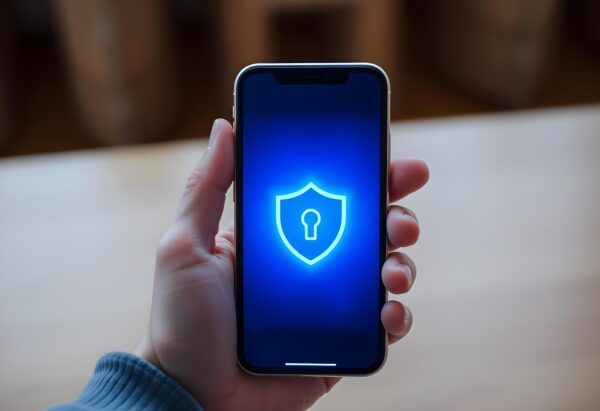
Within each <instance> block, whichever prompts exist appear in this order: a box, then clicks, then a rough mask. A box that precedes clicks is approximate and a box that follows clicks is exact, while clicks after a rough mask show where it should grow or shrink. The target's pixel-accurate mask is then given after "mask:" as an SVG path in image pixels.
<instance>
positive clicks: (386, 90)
mask: <svg viewBox="0 0 600 411" xmlns="http://www.w3.org/2000/svg"><path fill="white" fill-rule="evenodd" d="M275 71H279V72H282V71H290V72H291V71H296V72H298V73H302V72H306V73H307V77H306V79H305V81H306V82H307V84H311V83H312V82H313V81H314V82H318V83H325V84H327V83H334V82H335V81H336V80H335V77H333V81H328V80H329V79H331V78H332V77H327V76H325V75H326V73H328V72H330V73H332V72H346V73H347V72H350V71H359V72H360V71H367V72H372V73H374V74H375V75H376V76H377V77H378V79H379V82H380V85H381V87H382V89H383V90H382V93H381V106H382V110H381V119H380V122H381V127H380V130H381V132H380V134H381V135H380V144H381V146H380V153H381V154H380V163H381V171H380V176H381V177H380V193H381V195H380V203H381V204H380V218H379V220H380V221H379V227H380V228H379V231H380V233H379V236H380V243H381V244H382V246H381V247H380V252H379V272H380V273H381V269H382V267H383V263H384V262H385V260H386V259H387V256H388V253H389V250H388V241H387V228H386V220H387V208H388V203H389V193H388V175H389V163H390V154H389V153H390V95H391V90H390V81H389V78H388V76H387V74H386V72H385V71H384V70H383V69H382V68H381V67H379V66H377V65H375V64H371V63H362V62H358V63H257V64H251V65H249V66H246V67H245V68H243V69H242V70H241V71H240V72H239V73H238V75H237V77H236V78H235V82H234V87H233V110H232V111H233V126H234V130H235V135H236V144H235V176H234V186H233V199H234V203H235V212H234V221H235V233H234V235H235V241H236V249H237V250H238V252H237V253H236V261H235V275H234V289H235V305H236V317H237V318H236V334H237V349H236V352H237V361H238V365H239V366H240V367H241V368H242V369H243V370H244V371H246V372H247V373H249V374H254V375H293V376H298V375H302V376H366V375H371V374H374V373H376V372H377V371H379V370H380V369H381V368H382V367H383V365H384V364H385V361H386V359H387V352H388V351H387V346H388V341H387V333H386V332H385V329H384V327H383V325H382V324H381V322H380V324H379V325H380V327H379V335H378V338H379V344H380V347H379V349H380V352H381V354H380V355H379V356H378V359H377V361H376V363H374V364H373V365H372V366H371V367H369V368H335V369H334V370H332V369H330V368H327V367H323V368H312V367H304V368H302V367H298V368H263V367H255V366H253V365H252V364H250V363H248V362H247V361H246V360H245V358H244V355H243V344H244V341H243V338H244V335H243V332H242V331H243V255H242V252H241V251H242V249H243V247H242V238H243V235H242V232H243V214H242V208H243V197H242V196H243V193H242V184H243V180H242V173H241V170H242V166H243V165H242V153H243V149H242V147H243V135H242V132H241V129H242V124H243V117H242V114H241V112H242V109H243V107H242V104H241V100H242V98H241V94H242V92H241V90H242V85H243V82H244V81H245V79H246V78H247V76H248V75H249V74H251V73H253V72H275ZM311 73H315V74H321V75H322V76H321V77H320V78H319V76H316V77H315V76H311V75H310V74H311ZM301 81H302V80H301ZM386 301H387V290H386V288H385V286H384V285H383V282H382V280H381V275H380V277H379V309H380V311H381V309H382V308H383V305H384V304H385V303H386ZM332 371H333V372H332Z"/></svg>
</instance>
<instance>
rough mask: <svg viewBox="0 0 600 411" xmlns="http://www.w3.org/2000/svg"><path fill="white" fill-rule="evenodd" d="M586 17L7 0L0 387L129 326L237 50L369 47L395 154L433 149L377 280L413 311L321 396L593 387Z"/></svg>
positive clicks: (240, 0)
mask: <svg viewBox="0 0 600 411" xmlns="http://www.w3.org/2000/svg"><path fill="white" fill-rule="evenodd" d="M599 22H600V1H597V0H368V1H367V0H362V1H360V0H171V1H165V0H54V1H40V0H1V1H0V410H10V411H20V410H32V409H43V408H45V407H46V406H48V405H49V404H54V403H58V402H63V401H67V400H69V399H72V398H75V397H76V396H77V394H78V393H79V392H80V390H81V388H82V387H83V385H84V384H85V383H86V381H87V380H88V378H89V377H90V375H91V373H92V370H93V367H94V365H95V364H96V361H97V360H98V358H99V357H100V356H101V355H102V354H104V353H106V352H109V351H113V350H120V351H132V350H133V349H134V348H135V346H136V345H137V344H138V342H139V341H140V339H141V338H142V336H143V335H144V333H145V332H146V327H147V321H148V313H149V307H150V302H151V295H152V281H153V276H152V273H153V270H154V251H155V247H156V244H157V243H158V241H159V239H160V237H161V235H162V233H163V232H164V230H165V228H166V227H167V225H168V224H169V221H170V220H171V216H172V215H173V213H174V210H175V208H176V206H177V203H178V200H179V198H180V196H181V192H182V190H183V187H184V184H185V183H184V182H185V181H186V178H187V176H188V173H189V171H190V170H191V169H192V168H193V167H194V165H195V164H196V163H197V161H198V158H199V157H200V156H201V153H202V152H203V151H204V149H205V147H206V142H207V136H208V134H209V128H210V126H211V124H212V121H213V119H214V118H215V117H225V118H229V119H231V117H232V116H231V106H232V90H233V80H234V78H235V75H236V73H237V72H238V71H239V70H240V69H241V68H242V67H243V66H245V65H247V64H250V63H254V62H297V61H370V62H374V63H377V64H379V65H381V66H382V67H383V68H385V70H386V71H387V72H388V74H389V77H390V80H391V84H392V125H391V127H392V128H391V131H392V139H391V157H392V158H397V157H401V156H414V157H418V158H422V159H424V160H425V161H427V163H428V164H429V167H430V170H431V179H430V182H429V183H428V185H427V186H426V187H425V188H424V189H422V190H420V191H419V192H418V193H415V194H413V195H411V196H409V197H408V198H407V199H403V200H402V205H404V206H407V207H409V208H411V209H413V210H415V212H416V214H417V215H418V216H419V221H420V225H421V237H420V240H419V243H418V244H416V245H415V246H413V247H410V248H409V249H408V250H407V253H408V254H409V255H410V256H411V257H412V258H413V259H414V260H415V261H416V263H417V266H418V267H419V273H418V279H417V281H416V283H415V286H414V288H413V289H412V290H411V292H410V293H408V294H406V295H401V296H390V298H395V299H399V300H401V301H402V302H403V303H406V304H407V305H408V306H409V307H410V308H411V310H412V312H413V314H414V318H415V322H414V324H413V329H412V331H411V333H410V334H409V335H408V336H407V337H406V338H405V339H404V340H402V342H400V343H398V344H395V345H394V346H393V348H391V352H390V355H389V357H388V361H387V363H386V366H385V367H384V368H383V370H382V371H380V372H379V373H377V374H376V375H374V376H371V377H369V378H347V379H344V380H343V381H342V382H341V383H340V384H339V385H337V386H336V388H335V390H334V391H333V392H332V393H330V394H328V395H327V396H325V398H323V399H322V400H321V401H319V402H318V403H317V404H316V405H315V406H314V407H313V410H316V411H319V410H344V411H350V410H364V409H372V410H377V411H380V410H381V411H385V410H389V411H396V410H399V409H407V410H420V411H452V410H456V411H459V410H460V411H465V410H466V411H470V410H473V411H481V410H485V411H506V410H515V411H534V410H535V411H538V410H539V411H547V410H552V411H565V410H575V409H576V410H580V411H598V410H600V391H598V386H600V328H599V327H598V325H599V324H600V253H598V245H599V244H600V212H599V210H600V184H599V183H598V176H600V161H599V159H600V104H599V103H600V23H599ZM147 143H151V144H147ZM230 194H231V193H229V194H228V196H229V197H228V201H227V202H226V205H225V211H224V217H223V221H222V223H227V222H228V221H229V220H231V219H232V216H233V202H232V201H231V195H230Z"/></svg>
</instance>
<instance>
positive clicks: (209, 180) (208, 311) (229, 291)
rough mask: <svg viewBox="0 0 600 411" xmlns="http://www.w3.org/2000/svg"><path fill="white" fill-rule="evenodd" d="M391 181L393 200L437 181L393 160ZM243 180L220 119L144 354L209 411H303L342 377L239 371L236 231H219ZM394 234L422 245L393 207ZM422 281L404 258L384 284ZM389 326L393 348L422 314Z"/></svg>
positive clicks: (177, 228)
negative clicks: (232, 190)
mask: <svg viewBox="0 0 600 411" xmlns="http://www.w3.org/2000/svg"><path fill="white" fill-rule="evenodd" d="M389 173H390V174H389V197H390V201H392V202H395V201H397V200H399V199H401V198H402V197H404V196H406V195H408V194H410V193H411V192H413V191H415V190H417V189H419V188H420V187H422V186H423V185H424V184H425V183H426V182H427V179H428V176H429V171H428V169H427V166H426V165H425V163H423V162H422V161H419V160H412V159H405V160H395V161H393V162H392V163H391V164H390V170H389ZM233 174H234V133H233V129H232V127H231V125H230V124H229V123H228V122H227V121H226V120H222V119H220V120H217V121H215V123H214V125H213V129H212V131H211V136H210V141H209V145H208V148H207V150H206V152H205V153H204V155H203V157H202V159H201V160H200V162H199V164H198V165H197V166H196V168H195V169H194V171H192V173H191V175H190V177H189V178H188V181H187V184H186V187H185V191H184V194H183V198H182V199H181V202H180V204H179V207H178V209H177V211H176V215H175V219H174V220H173V222H172V223H171V225H170V226H169V228H168V229H167V231H166V232H165V234H164V235H163V237H162V239H161V241H160V244H159V246H158V250H157V256H156V272H155V278H154V294H153V299H152V309H151V315H150V326H149V330H148V334H147V335H146V337H145V338H144V340H143V341H142V343H141V344H140V346H139V347H138V348H137V350H136V352H135V353H136V354H137V355H138V356H140V357H142V358H144V359H146V360H148V361H150V362H152V363H154V364H155V365H157V366H158V367H160V368H162V369H163V370H164V371H165V372H166V373H168V374H169V375H170V376H171V377H173V378H174V379H175V380H177V381H178V382H179V383H180V384H182V385H183V386H184V387H185V388H186V389H187V390H188V391H190V392H191V393H192V395H194V396H195V397H196V399H197V400H198V402H199V403H200V404H201V405H202V406H203V407H204V408H205V409H206V410H240V409H244V410H260V411H269V410H277V411H279V410H303V409H306V408H308V407H309V406H311V405H312V404H313V403H314V402H315V401H316V400H317V399H318V398H319V397H321V396H322V395H324V394H325V393H327V392H328V391H329V390H330V389H331V388H332V387H333V385H334V384H335V383H336V382H337V381H339V377H259V376H253V375H250V374H247V373H245V372H243V371H242V370H241V369H240V368H239V367H238V364H237V358H236V355H237V354H236V314H235V300H234V286H233V285H234V277H233V276H234V260H235V239H234V232H233V224H230V225H229V226H228V227H227V228H226V229H224V230H222V231H220V232H219V220H220V219H221V215H222V213H223V205H224V203H225V193H226V192H227V189H228V188H229V186H230V185H231V182H232V181H233ZM387 231H388V240H389V245H390V247H389V248H390V249H397V248H398V247H404V246H408V245H411V244H414V243H415V242H416V241H417V238H418V236H419V226H418V223H417V220H416V218H415V216H414V213H413V212H412V211H410V210H408V209H406V208H404V207H400V206H397V205H391V206H390V207H389V211H388V218H387ZM415 274H416V268H415V265H414V263H413V262H412V261H411V260H410V258H409V257H408V256H406V255H405V254H403V253H400V252H394V253H390V255H389V258H388V259H387V261H386V262H385V264H384V266H383V270H382V279H383V283H384V285H385V287H386V288H387V290H388V291H389V292H391V293H394V294H399V293H404V292H407V291H408V290H409V289H410V288H411V286H412V283H413V281H414V279H415ZM381 321H382V323H383V325H384V327H385V329H386V331H387V332H388V336H389V342H390V343H393V342H395V341H397V340H399V339H400V338H402V337H403V336H405V335H406V333H407V332H408V331H409V330H410V327H411V324H412V315H411V313H410V311H409V310H408V309H407V308H406V307H405V306H404V305H402V304H401V303H399V302H397V301H388V302H386V303H385V305H384V307H383V309H382V311H381Z"/></svg>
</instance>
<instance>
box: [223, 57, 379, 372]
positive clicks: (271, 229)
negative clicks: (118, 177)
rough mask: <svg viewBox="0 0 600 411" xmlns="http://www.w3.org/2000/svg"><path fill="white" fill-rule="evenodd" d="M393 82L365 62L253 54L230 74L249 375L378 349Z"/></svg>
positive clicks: (241, 327)
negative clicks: (284, 59) (257, 60)
mask: <svg viewBox="0 0 600 411" xmlns="http://www.w3.org/2000/svg"><path fill="white" fill-rule="evenodd" d="M389 98H390V86H389V80H388V78H387V76H386V74H385V72H384V71H383V70H382V69H381V68H379V67H377V66H375V65H373V64H367V63H352V64H350V63H348V64H255V65H251V66H248V67H246V68H245V69H243V70H242V71H241V72H240V73H239V74H238V76H237V78H236V81H235V85H234V117H235V118H234V121H235V132H236V153H235V155H236V169H235V187H234V192H235V197H234V199H235V200H234V201H235V231H236V233H235V235H236V275H235V290H236V310H237V356H238V362H239V364H240V366H241V367H242V368H243V369H245V370H246V371H248V372H250V373H254V374H294V375H298V374H299V375H365V374H371V373H373V372H375V371H377V370H378V369H379V368H380V367H381V366H382V365H383V363H384V361H385V358H386V347H387V343H386V333H385V331H384V328H383V326H382V324H381V320H380V313H381V308H382V307H383V304H384V303H385V300H386V291H385V287H384V286H383V284H382V282H381V268H382V265H383V263H384V261H385V258H386V256H387V237H386V213H387V202H388V197H387V192H388V191H387V176H388V163H389V154H388V153H389V111H390V109H389Z"/></svg>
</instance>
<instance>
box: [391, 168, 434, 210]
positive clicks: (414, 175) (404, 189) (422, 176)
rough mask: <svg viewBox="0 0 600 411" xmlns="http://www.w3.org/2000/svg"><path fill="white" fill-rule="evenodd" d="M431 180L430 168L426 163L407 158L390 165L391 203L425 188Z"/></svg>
mask: <svg viewBox="0 0 600 411" xmlns="http://www.w3.org/2000/svg"><path fill="white" fill-rule="evenodd" d="M427 180H429V168H428V167H427V164H426V163H425V162H424V161H421V160H417V159H413V158H405V159H400V160H394V161H392V163H391V164H390V178H389V193H390V201H391V202H392V203H393V202H394V201H398V200H400V199H401V198H403V197H406V196H407V195H409V194H410V193H412V192H414V191H416V190H418V189H419V188H421V187H423V186H424V185H425V183H427Z"/></svg>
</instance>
